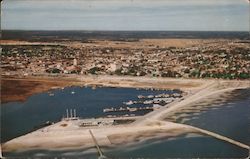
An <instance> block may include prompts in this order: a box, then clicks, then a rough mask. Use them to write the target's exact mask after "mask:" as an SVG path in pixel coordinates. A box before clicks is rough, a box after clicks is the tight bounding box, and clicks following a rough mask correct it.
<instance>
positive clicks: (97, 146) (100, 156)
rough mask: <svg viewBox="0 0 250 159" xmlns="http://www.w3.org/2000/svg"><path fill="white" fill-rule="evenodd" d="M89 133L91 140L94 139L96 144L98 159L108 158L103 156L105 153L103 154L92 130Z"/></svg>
mask: <svg viewBox="0 0 250 159" xmlns="http://www.w3.org/2000/svg"><path fill="white" fill-rule="evenodd" d="M89 133H90V135H91V138H92V139H93V142H94V144H95V147H96V149H97V151H98V154H99V157H98V159H102V158H107V157H106V156H104V155H103V152H102V150H101V148H100V147H99V145H98V143H97V140H96V138H95V136H94V134H93V133H92V131H91V130H89Z"/></svg>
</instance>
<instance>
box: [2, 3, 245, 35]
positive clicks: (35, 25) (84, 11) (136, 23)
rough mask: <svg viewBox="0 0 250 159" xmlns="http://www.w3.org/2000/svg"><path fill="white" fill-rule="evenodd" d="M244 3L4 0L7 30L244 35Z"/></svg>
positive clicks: (3, 9) (3, 19)
mask: <svg viewBox="0 0 250 159" xmlns="http://www.w3.org/2000/svg"><path fill="white" fill-rule="evenodd" d="M247 1H248V0H3V3H2V15H1V27H2V29H6V30H7V29H8V30H149V31H152V30H160V31H180V30H181V31H248V30H249V25H250V24H249V23H250V22H249V12H250V11H249V3H248V2H247Z"/></svg>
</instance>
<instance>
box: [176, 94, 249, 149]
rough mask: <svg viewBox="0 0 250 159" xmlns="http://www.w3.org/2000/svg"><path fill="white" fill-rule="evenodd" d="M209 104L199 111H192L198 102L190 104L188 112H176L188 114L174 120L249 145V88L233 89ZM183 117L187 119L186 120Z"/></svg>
mask: <svg viewBox="0 0 250 159" xmlns="http://www.w3.org/2000/svg"><path fill="white" fill-rule="evenodd" d="M219 98H220V97H218V99H217V100H216V101H214V102H213V103H211V104H209V107H207V108H206V106H204V105H203V107H204V108H205V109H204V110H201V112H199V113H197V112H193V111H194V110H195V108H196V107H197V106H199V105H200V104H203V102H202V101H201V102H199V103H196V104H193V105H191V106H190V107H189V108H187V110H188V109H190V111H189V112H185V113H183V112H181V111H180V112H177V113H178V115H177V116H181V115H182V114H188V115H187V116H185V117H177V119H175V120H174V121H175V122H180V123H185V124H188V125H193V126H196V127H199V128H203V129H206V130H210V131H213V132H216V133H219V134H222V135H224V136H227V137H229V138H232V139H234V140H237V141H240V142H242V143H245V144H247V145H250V115H249V114H250V89H244V90H235V91H233V92H231V93H230V95H229V97H227V99H226V100H225V101H222V100H221V99H219ZM183 119H188V120H187V121H185V120H184V122H182V121H183Z"/></svg>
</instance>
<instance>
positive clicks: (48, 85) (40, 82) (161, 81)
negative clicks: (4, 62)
mask: <svg viewBox="0 0 250 159" xmlns="http://www.w3.org/2000/svg"><path fill="white" fill-rule="evenodd" d="M215 82H218V83H228V85H230V83H231V84H237V85H243V86H246V85H248V86H249V87H250V82H249V81H247V80H221V79H184V78H154V77H133V76H110V75H104V76H86V75H85V76H84V75H67V76H65V75H63V76H57V77H49V76H47V75H46V76H45V75H44V76H27V77H12V76H2V78H1V85H2V89H1V103H2V104H5V103H8V102H16V101H17V102H18V101H19V102H23V101H25V100H26V99H27V98H28V97H29V96H32V95H33V94H36V93H42V92H47V91H50V90H53V89H58V88H64V87H71V86H80V87H84V86H89V87H93V88H95V87H115V88H138V89H155V90H157V89H158V90H167V89H180V90H183V91H187V92H195V91H197V90H199V89H202V88H204V87H205V86H207V85H209V84H211V83H215ZM17 88H18V89H17Z"/></svg>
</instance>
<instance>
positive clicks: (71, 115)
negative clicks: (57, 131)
mask: <svg viewBox="0 0 250 159" xmlns="http://www.w3.org/2000/svg"><path fill="white" fill-rule="evenodd" d="M72 117H73V114H72V109H70V118H72Z"/></svg>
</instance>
